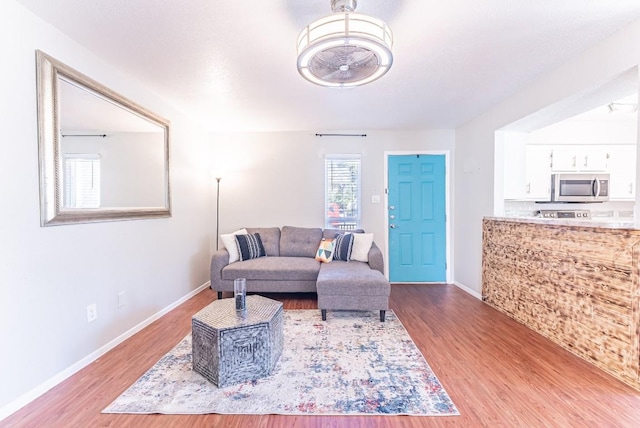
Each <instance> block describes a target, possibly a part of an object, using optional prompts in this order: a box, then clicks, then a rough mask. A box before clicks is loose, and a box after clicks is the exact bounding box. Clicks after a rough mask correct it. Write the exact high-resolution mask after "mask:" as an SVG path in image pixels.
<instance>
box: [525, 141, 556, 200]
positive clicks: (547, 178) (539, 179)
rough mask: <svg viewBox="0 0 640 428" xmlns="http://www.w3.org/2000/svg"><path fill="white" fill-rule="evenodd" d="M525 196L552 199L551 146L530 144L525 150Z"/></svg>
mask: <svg viewBox="0 0 640 428" xmlns="http://www.w3.org/2000/svg"><path fill="white" fill-rule="evenodd" d="M525 153H526V154H525V166H524V171H525V172H524V175H525V180H524V181H525V182H524V195H523V196H524V198H523V199H526V200H534V201H549V200H551V154H552V147H551V146H543V145H528V146H527V147H526V150H525Z"/></svg>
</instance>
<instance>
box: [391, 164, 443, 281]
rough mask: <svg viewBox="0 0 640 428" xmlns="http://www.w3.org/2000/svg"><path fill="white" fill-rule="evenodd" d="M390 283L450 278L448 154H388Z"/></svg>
mask: <svg viewBox="0 0 640 428" xmlns="http://www.w3.org/2000/svg"><path fill="white" fill-rule="evenodd" d="M387 165H388V212H387V215H388V218H389V219H388V224H389V241H388V242H389V281H390V282H445V281H446V260H447V259H446V249H447V240H446V236H447V235H446V185H445V182H446V181H445V174H446V171H445V155H389V157H388V163H387Z"/></svg>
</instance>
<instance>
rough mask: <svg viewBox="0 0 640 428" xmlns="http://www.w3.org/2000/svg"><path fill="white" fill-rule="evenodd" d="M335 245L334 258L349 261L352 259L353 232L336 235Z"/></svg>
mask: <svg viewBox="0 0 640 428" xmlns="http://www.w3.org/2000/svg"><path fill="white" fill-rule="evenodd" d="M335 243H336V244H335V247H334V249H333V260H343V261H345V262H348V261H349V260H351V251H352V249H353V234H352V233H340V234H338V235H336V239H335Z"/></svg>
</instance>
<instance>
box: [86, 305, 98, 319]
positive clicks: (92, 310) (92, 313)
mask: <svg viewBox="0 0 640 428" xmlns="http://www.w3.org/2000/svg"><path fill="white" fill-rule="evenodd" d="M96 319H98V306H97V305H96V304H95V303H94V304H93V305H89V306H87V322H93V321H95V320H96Z"/></svg>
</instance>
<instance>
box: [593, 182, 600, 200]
mask: <svg viewBox="0 0 640 428" xmlns="http://www.w3.org/2000/svg"><path fill="white" fill-rule="evenodd" d="M591 190H592V192H593V196H595V197H596V198H597V197H598V196H600V180H598V177H594V179H593V183H592V184H591Z"/></svg>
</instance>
